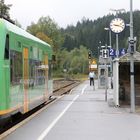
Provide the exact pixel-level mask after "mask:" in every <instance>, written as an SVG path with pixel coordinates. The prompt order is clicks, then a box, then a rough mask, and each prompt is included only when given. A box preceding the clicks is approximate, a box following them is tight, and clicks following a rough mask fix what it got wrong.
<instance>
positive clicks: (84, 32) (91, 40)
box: [62, 11, 140, 57]
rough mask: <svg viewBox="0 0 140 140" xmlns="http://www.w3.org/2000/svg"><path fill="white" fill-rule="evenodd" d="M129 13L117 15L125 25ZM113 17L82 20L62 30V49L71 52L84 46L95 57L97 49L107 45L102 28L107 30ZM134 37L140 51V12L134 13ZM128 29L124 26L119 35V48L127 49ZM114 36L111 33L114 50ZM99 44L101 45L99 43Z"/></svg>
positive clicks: (107, 39)
mask: <svg viewBox="0 0 140 140" xmlns="http://www.w3.org/2000/svg"><path fill="white" fill-rule="evenodd" d="M129 16H130V15H129V12H127V13H120V14H118V17H119V18H122V19H123V20H124V21H125V24H129V19H130V18H129ZM114 18H115V15H107V16H104V17H102V18H98V19H97V20H94V21H92V20H89V19H86V18H83V19H82V20H81V21H78V22H77V25H76V26H68V27H67V28H66V29H62V34H63V35H64V43H63V44H62V47H63V48H66V49H67V50H72V49H73V48H75V47H76V48H78V47H79V46H80V45H83V46H86V47H87V48H88V49H90V50H92V51H93V55H94V56H95V57H97V54H98V47H100V45H103V46H105V44H107V45H109V32H108V31H106V30H105V29H104V28H109V24H110V22H111V20H112V19H114ZM133 18H134V36H136V37H137V50H140V46H139V42H140V11H134V13H133ZM129 34H130V33H129V27H128V26H126V27H125V30H124V31H123V32H122V33H120V34H119V48H120V49H121V48H128V37H129ZM115 39H116V38H115V34H114V33H113V32H112V47H113V48H115V44H116V40H115ZM99 42H101V44H100V43H99Z"/></svg>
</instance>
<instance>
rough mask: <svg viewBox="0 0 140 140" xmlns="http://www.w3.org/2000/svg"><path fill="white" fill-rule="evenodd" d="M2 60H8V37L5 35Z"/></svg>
mask: <svg viewBox="0 0 140 140" xmlns="http://www.w3.org/2000/svg"><path fill="white" fill-rule="evenodd" d="M4 58H5V59H9V35H6V41H5V52H4Z"/></svg>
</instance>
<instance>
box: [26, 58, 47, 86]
mask: <svg viewBox="0 0 140 140" xmlns="http://www.w3.org/2000/svg"><path fill="white" fill-rule="evenodd" d="M29 63H30V67H29V71H30V74H29V75H30V80H32V81H34V84H35V85H43V84H45V71H44V69H43V68H42V63H41V61H39V60H32V59H30V60H29ZM29 86H30V85H29Z"/></svg>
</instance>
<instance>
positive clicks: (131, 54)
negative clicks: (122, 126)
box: [130, 0, 135, 113]
mask: <svg viewBox="0 0 140 140" xmlns="http://www.w3.org/2000/svg"><path fill="white" fill-rule="evenodd" d="M130 40H134V37H133V1H132V0H130ZM130 88H131V108H130V112H131V113H134V112H135V87H134V60H133V53H130Z"/></svg>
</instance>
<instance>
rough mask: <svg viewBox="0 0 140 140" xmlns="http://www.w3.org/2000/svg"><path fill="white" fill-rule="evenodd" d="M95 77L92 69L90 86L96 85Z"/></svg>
mask: <svg viewBox="0 0 140 140" xmlns="http://www.w3.org/2000/svg"><path fill="white" fill-rule="evenodd" d="M94 77H95V73H94V71H90V73H89V80H90V86H91V85H93V86H94Z"/></svg>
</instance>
